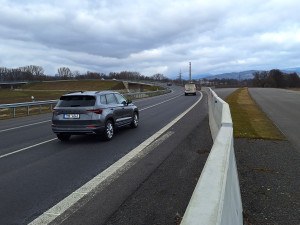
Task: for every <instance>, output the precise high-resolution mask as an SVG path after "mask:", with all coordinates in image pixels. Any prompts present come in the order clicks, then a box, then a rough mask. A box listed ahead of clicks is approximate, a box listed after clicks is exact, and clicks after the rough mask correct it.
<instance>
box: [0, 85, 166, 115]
mask: <svg viewBox="0 0 300 225" xmlns="http://www.w3.org/2000/svg"><path fill="white" fill-rule="evenodd" d="M169 92H170V90H162V91H148V92H135V93H126V94H123V96H125V97H129V98H131V99H138V98H145V97H151V96H156V95H161V94H166V93H169ZM57 102H58V99H56V100H48V101H36V102H35V101H33V102H22V103H13V104H2V105H0V109H10V108H12V113H13V118H15V117H16V108H20V107H26V109H27V115H28V116H29V115H30V106H39V107H40V113H41V112H42V105H50V111H52V109H53V104H56V103H57Z"/></svg>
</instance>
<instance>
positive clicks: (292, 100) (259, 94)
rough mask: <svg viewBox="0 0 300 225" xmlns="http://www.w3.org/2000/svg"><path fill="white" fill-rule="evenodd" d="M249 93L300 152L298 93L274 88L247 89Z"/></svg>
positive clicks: (299, 101) (299, 104)
mask: <svg viewBox="0 0 300 225" xmlns="http://www.w3.org/2000/svg"><path fill="white" fill-rule="evenodd" d="M249 93H250V94H251V96H252V98H253V99H254V100H255V101H256V103H257V104H258V105H259V107H260V108H261V109H262V110H263V111H264V112H265V113H266V114H267V115H268V117H269V118H270V119H271V120H272V121H273V122H274V124H275V125H276V126H277V127H278V128H279V129H280V130H281V132H282V133H283V134H284V135H285V136H286V137H287V139H288V140H289V141H290V142H291V143H292V144H293V145H294V146H295V147H296V149H298V151H299V152H300V138H299V137H300V130H299V127H300V92H299V91H291V90H285V89H274V88H249Z"/></svg>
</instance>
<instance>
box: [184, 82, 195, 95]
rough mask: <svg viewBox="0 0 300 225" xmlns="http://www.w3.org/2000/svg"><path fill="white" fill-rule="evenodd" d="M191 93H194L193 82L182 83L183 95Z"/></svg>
mask: <svg viewBox="0 0 300 225" xmlns="http://www.w3.org/2000/svg"><path fill="white" fill-rule="evenodd" d="M189 94H193V95H196V85H195V84H186V85H184V95H185V96H186V95H189Z"/></svg>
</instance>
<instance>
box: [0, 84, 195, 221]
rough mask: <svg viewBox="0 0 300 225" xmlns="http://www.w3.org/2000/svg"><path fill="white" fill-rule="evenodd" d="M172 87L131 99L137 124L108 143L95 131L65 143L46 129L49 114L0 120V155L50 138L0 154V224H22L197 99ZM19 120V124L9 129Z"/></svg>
mask: <svg viewBox="0 0 300 225" xmlns="http://www.w3.org/2000/svg"><path fill="white" fill-rule="evenodd" d="M172 89H173V90H174V92H173V93H171V94H169V95H164V96H159V97H154V98H151V99H143V100H138V101H136V104H137V105H138V106H139V107H140V109H141V113H140V126H139V128H137V129H127V128H126V129H125V128H123V129H120V130H119V131H117V132H116V135H115V137H114V139H113V140H112V141H111V142H103V141H101V140H99V138H98V137H96V136H74V137H72V138H71V141H70V142H68V143H62V142H60V141H58V140H57V139H55V135H53V134H52V131H51V126H50V125H51V123H50V122H49V121H47V120H49V119H50V118H51V115H50V114H47V115H39V116H35V117H26V118H19V119H17V120H18V121H17V120H9V121H1V122H0V132H1V138H0V140H1V156H3V155H4V154H7V153H10V152H15V151H17V150H20V149H24V148H26V147H28V146H32V145H36V144H38V143H41V142H45V141H49V140H50V141H49V142H47V143H44V144H41V145H38V146H35V147H33V148H29V149H27V150H24V151H22V152H18V153H15V154H13V155H8V156H5V157H2V158H0V162H1V163H0V190H1V195H2V197H1V203H0V224H27V223H28V222H30V221H32V220H34V219H35V218H36V217H38V216H39V215H40V214H42V213H43V212H45V211H46V210H47V209H49V208H50V207H52V206H53V205H55V204H56V203H57V202H59V201H61V200H62V199H63V198H65V197H66V196H68V195H69V194H70V193H72V192H73V191H74V190H76V189H78V188H79V187H80V186H82V185H83V184H85V183H86V182H87V181H89V180H90V179H91V178H93V177H94V176H96V175H97V174H99V173H100V172H102V171H103V170H104V169H106V168H107V167H108V166H110V165H111V164H112V163H114V162H116V161H117V160H118V159H119V158H121V157H122V156H124V155H125V154H126V153H128V152H129V151H130V150H131V149H133V148H135V147H136V146H137V145H139V144H140V143H142V142H143V141H144V140H146V139H147V138H148V137H150V136H151V135H152V134H153V133H155V132H156V131H157V130H159V129H161V128H162V127H163V126H165V125H166V124H167V123H169V122H170V121H172V120H173V119H174V118H175V117H176V116H178V115H179V114H180V113H182V112H183V111H184V110H185V109H187V108H188V107H189V106H191V105H192V104H193V103H194V102H195V101H196V100H197V99H198V98H199V95H198V96H189V97H187V98H186V97H184V96H183V92H182V88H180V87H179V88H178V87H172ZM160 103H161V104H160ZM158 104H159V105H158ZM151 106H152V107H151ZM35 118H37V120H36V121H35ZM16 121H17V122H16ZM27 121H28V122H27ZM43 121H45V122H44V123H39V124H33V125H30V124H32V123H35V122H43ZM18 122H19V123H18ZM19 124H21V125H22V126H24V127H22V128H17V129H11V128H13V127H17V126H19ZM8 129H10V130H8ZM52 139H54V140H52Z"/></svg>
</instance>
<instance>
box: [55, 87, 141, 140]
mask: <svg viewBox="0 0 300 225" xmlns="http://www.w3.org/2000/svg"><path fill="white" fill-rule="evenodd" d="M138 123H139V111H138V108H137V107H136V106H135V105H134V104H132V102H131V100H127V99H126V98H124V96H123V95H121V94H120V93H118V92H115V91H80V92H73V93H69V94H66V95H63V96H61V97H60V100H59V102H58V103H57V105H56V106H55V108H54V109H53V117H52V130H53V132H54V133H55V134H56V135H57V138H58V139H59V140H61V141H68V140H69V139H70V137H71V135H78V134H101V135H103V137H104V138H105V139H106V140H111V139H112V137H113V135H114V129H115V128H117V127H122V126H127V125H130V126H131V127H133V128H136V127H137V126H138Z"/></svg>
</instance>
